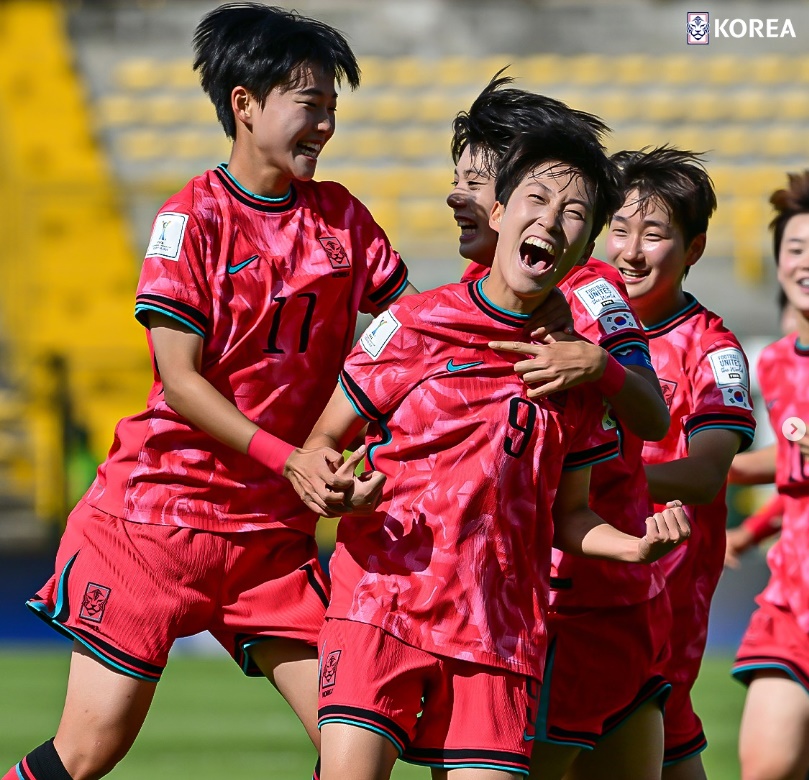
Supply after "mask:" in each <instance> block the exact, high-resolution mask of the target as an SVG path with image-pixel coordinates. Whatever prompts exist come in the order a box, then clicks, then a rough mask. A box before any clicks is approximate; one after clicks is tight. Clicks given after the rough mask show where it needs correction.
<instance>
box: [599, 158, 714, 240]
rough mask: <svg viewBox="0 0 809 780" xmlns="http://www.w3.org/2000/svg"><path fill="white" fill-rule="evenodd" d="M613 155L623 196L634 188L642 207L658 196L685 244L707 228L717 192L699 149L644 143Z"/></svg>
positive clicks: (639, 205)
mask: <svg viewBox="0 0 809 780" xmlns="http://www.w3.org/2000/svg"><path fill="white" fill-rule="evenodd" d="M612 159H613V161H614V162H615V163H616V165H617V166H618V182H619V186H620V188H621V196H622V198H623V199H624V200H625V199H626V197H627V195H629V193H630V192H632V191H634V190H637V192H638V196H639V197H638V204H637V205H638V208H639V209H640V210H641V211H643V210H645V209H646V208H648V206H649V204H650V203H651V201H652V200H659V201H660V202H661V203H662V205H663V206H664V207H665V208H667V209H668V210H669V216H670V218H671V219H672V220H673V221H674V222H676V223H677V225H678V226H679V228H680V230H681V231H682V233H683V240H684V242H685V245H686V247H688V246H690V244H691V242H692V241H693V240H694V239H695V238H696V237H697V236H698V235H700V234H701V233H705V232H706V231H707V230H708V221H709V220H710V218H711V215H712V214H713V213H714V211H715V210H716V193H715V192H714V186H713V181H712V180H711V177H710V176H709V175H708V172H707V171H706V170H705V167H704V166H703V163H702V160H703V156H702V154H701V153H698V152H691V151H688V150H686V149H677V148H676V147H674V146H669V145H664V146H658V147H655V148H651V147H648V146H645V147H643V149H640V150H637V151H622V152H617V153H616V154H614V155H613V156H612Z"/></svg>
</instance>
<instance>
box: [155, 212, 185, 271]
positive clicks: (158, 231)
mask: <svg viewBox="0 0 809 780" xmlns="http://www.w3.org/2000/svg"><path fill="white" fill-rule="evenodd" d="M187 224H188V214H177V213H175V212H172V211H165V212H163V213H162V214H158V215H157V217H156V218H155V221H154V228H152V237H151V238H150V239H149V246H148V248H147V249H146V257H165V258H166V259H167V260H178V259H179V257H180V249H181V248H182V245H183V236H185V228H186V225H187Z"/></svg>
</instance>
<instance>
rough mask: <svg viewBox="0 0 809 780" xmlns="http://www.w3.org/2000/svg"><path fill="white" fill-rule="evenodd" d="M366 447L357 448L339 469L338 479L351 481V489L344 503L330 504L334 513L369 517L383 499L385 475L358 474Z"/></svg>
mask: <svg viewBox="0 0 809 780" xmlns="http://www.w3.org/2000/svg"><path fill="white" fill-rule="evenodd" d="M365 453H366V447H365V445H364V444H362V445H361V446H359V447H357V449H356V450H354V452H352V453H351V455H349V457H348V458H347V459H346V462H345V463H343V464H342V466H340V467H339V468H338V469H337V472H336V473H335V476H336V477H339V478H340V479H351V488H350V489H348V490H346V491H345V493H344V498H343V501H342V503H341V504H340V505H339V506H338V505H336V504H331V503H330V504H329V506H330V508H331V509H332V510H333V511H336V512H337V513H338V514H341V515H369V514H371V513H372V512H373V511H374V509H376V505H377V504H378V503H379V499H380V498H381V497H382V488H383V487H384V485H385V479H386V477H385V475H384V474H382V473H381V472H379V471H365V472H363V473H362V474H360V475H357V474H356V470H357V466H359V464H360V463H361V462H362V459H363V458H364V457H365Z"/></svg>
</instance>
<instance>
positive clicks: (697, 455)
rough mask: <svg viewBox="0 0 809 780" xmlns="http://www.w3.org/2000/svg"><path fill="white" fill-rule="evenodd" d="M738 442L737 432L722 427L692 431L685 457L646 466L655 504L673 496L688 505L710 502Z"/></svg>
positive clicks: (722, 478)
mask: <svg viewBox="0 0 809 780" xmlns="http://www.w3.org/2000/svg"><path fill="white" fill-rule="evenodd" d="M741 443H742V437H741V435H740V434H739V433H736V432H735V431H732V430H730V429H726V428H725V429H723V428H716V429H708V430H704V431H700V432H698V433H695V434H694V435H693V436H692V437H691V440H690V441H689V443H688V455H687V456H686V457H684V458H678V459H677V460H672V461H669V462H668V463H655V464H649V465H647V466H646V480H647V481H648V483H649V493H650V495H651V497H652V499H653V500H654V501H655V502H656V503H658V504H663V503H665V502H666V501H673V500H675V499H679V500H680V501H682V502H683V503H685V504H689V505H699V504H710V503H711V502H712V501H713V500H714V498H716V495H717V493H719V491H720V489H721V488H722V485H723V484H724V483H725V480H726V479H727V477H728V471H729V470H730V464H731V463H732V461H733V458H734V456H735V455H736V453H737V452H738V451H739V447H740V446H741Z"/></svg>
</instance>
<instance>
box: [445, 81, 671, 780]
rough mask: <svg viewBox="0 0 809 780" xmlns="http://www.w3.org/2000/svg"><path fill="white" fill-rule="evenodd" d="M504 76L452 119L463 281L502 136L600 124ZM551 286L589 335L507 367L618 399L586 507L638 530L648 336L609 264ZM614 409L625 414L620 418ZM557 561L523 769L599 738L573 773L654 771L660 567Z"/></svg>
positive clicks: (655, 421)
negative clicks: (589, 386) (628, 376)
mask: <svg viewBox="0 0 809 780" xmlns="http://www.w3.org/2000/svg"><path fill="white" fill-rule="evenodd" d="M509 81H510V79H507V78H497V77H496V78H495V79H494V80H493V81H492V82H491V83H490V84H489V85H488V86H487V87H486V88H485V89H484V90H483V92H482V93H481V94H480V95H479V96H478V98H477V99H476V100H475V101H474V103H473V104H472V106H471V107H470V109H469V111H468V112H462V113H460V114H459V115H458V117H457V118H456V119H455V122H454V125H453V129H454V136H453V142H452V151H453V157H454V158H455V160H456V163H457V168H456V182H455V186H454V188H453V191H452V193H451V194H450V196H449V197H448V198H447V202H448V204H449V205H450V206H451V207H452V208H453V211H454V212H455V217H456V221H457V222H458V224H459V226H460V227H461V240H460V252H461V254H462V255H463V256H464V257H466V258H467V259H469V260H471V261H472V263H471V265H470V267H469V269H468V270H467V273H466V274H465V278H470V277H471V278H479V277H481V276H485V275H486V274H487V273H488V272H489V270H490V267H491V264H492V260H493V255H492V252H493V248H494V246H495V243H496V238H497V235H496V233H495V232H494V231H493V230H492V229H491V228H490V227H489V226H488V225H485V224H484V223H483V221H482V218H481V217H480V215H482V214H484V213H485V212H486V211H490V210H491V206H492V205H493V203H494V200H495V198H494V192H493V190H494V181H493V176H494V172H495V171H496V169H497V165H498V164H499V159H500V157H501V156H502V154H503V152H504V150H505V148H506V147H507V145H508V143H509V141H510V140H511V139H513V138H514V136H516V135H517V134H518V133H519V132H520V131H521V130H525V129H527V128H529V127H532V126H542V125H544V124H554V123H561V124H562V125H564V123H565V122H567V123H574V124H576V125H578V126H579V128H580V130H581V132H583V133H585V134H587V135H589V136H590V137H591V139H592V141H593V142H595V143H598V142H599V141H600V136H601V134H602V133H603V131H604V130H605V127H604V125H603V124H602V123H601V122H600V120H598V119H597V118H596V117H593V116H591V115H589V114H585V113H582V112H576V111H573V110H571V109H569V108H568V107H567V106H565V105H564V104H563V103H559V102H558V101H555V100H552V99H551V98H547V97H544V96H542V95H536V94H533V93H530V92H524V91H522V90H517V89H512V88H510V89H503V87H504V86H505V85H506V84H508V83H509ZM560 288H561V289H562V290H563V291H564V293H565V295H566V297H567V299H568V301H569V304H570V307H571V309H572V311H573V321H574V325H575V327H576V330H577V331H578V333H579V334H580V335H581V336H584V337H585V338H586V339H590V340H591V341H592V342H593V343H589V342H586V341H581V340H576V341H573V340H571V341H569V342H568V341H554V342H553V344H552V345H538V346H536V345H530V344H525V345H524V346H522V347H521V348H520V350H521V351H523V352H525V353H527V354H526V355H525V357H527V356H530V355H536V356H537V357H536V358H535V359H534V360H523V361H521V362H519V363H517V364H516V365H515V369H518V373H520V374H521V375H523V376H528V377H533V376H535V374H534V373H533V372H537V373H539V378H540V379H541V383H542V385H545V386H544V387H541V389H539V390H538V391H537V390H529V392H528V395H529V396H531V395H537V396H539V395H546V394H548V393H549V392H551V391H552V390H553V389H556V388H559V387H563V388H564V387H566V386H567V385H568V384H571V383H572V384H576V383H578V382H581V381H595V386H596V387H597V388H598V389H599V391H600V392H602V393H606V394H607V395H618V396H619V398H618V405H621V403H622V402H623V413H622V415H616V417H617V421H615V420H611V421H610V424H611V425H613V426H620V430H621V455H620V458H616V459H613V460H609V461H606V462H604V463H600V464H597V465H594V466H593V467H592V476H591V484H590V506H591V508H592V509H593V510H594V511H595V512H596V513H597V514H598V515H600V516H601V517H604V518H605V519H607V520H608V521H609V522H611V523H612V524H613V525H615V526H616V527H618V528H620V529H621V530H623V531H626V532H627V533H633V534H637V533H639V532H640V533H642V532H643V531H642V529H643V527H644V523H645V520H646V517H647V516H648V515H649V513H650V511H651V502H650V499H649V494H648V489H647V486H646V479H645V476H644V471H643V462H642V460H641V450H642V447H643V441H642V439H641V438H639V437H637V436H635V435H634V434H633V433H632V432H631V430H630V429H629V428H630V426H631V425H635V426H637V425H639V424H640V425H646V427H644V428H642V430H644V432H646V431H649V435H657V436H662V435H663V434H664V433H665V430H666V428H667V426H668V411H667V409H666V406H665V403H664V402H663V400H662V396H661V395H660V390H659V385H658V384H657V379H656V377H655V375H654V372H653V370H652V368H651V363H650V359H649V349H648V340H647V338H646V336H645V334H644V333H643V330H642V329H641V327H640V325H639V324H638V323H637V321H636V319H635V316H634V315H633V313H632V311H631V306H630V304H629V302H628V298H627V293H626V288H625V287H624V284H623V281H622V280H621V278H620V275H619V274H618V272H617V271H616V270H615V269H614V268H612V266H609V265H607V264H605V263H602V262H600V261H598V260H595V259H593V258H591V259H589V260H588V261H587V262H586V263H585V264H584V265H578V266H576V267H574V268H573V270H572V271H571V272H570V273H569V274H568V276H567V277H566V278H565V279H564V280H563V281H562V282H561V283H560ZM555 338H556V339H559V336H558V334H557V336H556V337H555ZM549 353H551V354H549ZM608 356H610V357H612V359H613V360H615V361H616V362H620V367H619V368H618V369H617V371H618V376H619V377H620V376H621V373H622V371H629V372H632V373H633V374H634V376H633V379H635V380H636V382H635V384H636V385H637V386H638V387H639V389H640V392H635V387H634V385H633V383H632V382H625V386H626V390H623V387H620V386H619V387H618V388H617V392H616V388H615V386H614V383H613V386H612V387H611V386H610V385H609V384H608V382H604V381H603V379H602V380H599V379H598V377H599V376H600V375H602V374H603V372H604V361H606V360H609V357H608ZM615 370H616V367H615V366H613V371H615ZM549 379H552V382H551V384H550V385H549V384H548V380H549ZM650 389H651V392H650ZM624 417H628V420H629V422H628V424H626V425H625V424H624ZM646 421H648V423H647V422H646ZM649 424H651V429H649ZM553 564H554V565H553V568H552V570H551V612H550V615H549V621H548V629H549V638H550V645H551V652H550V655H549V658H551V663H550V666H549V668H548V670H547V673H546V677H545V680H544V682H543V688H542V700H543V702H544V703H545V706H544V707H541V708H540V709H541V711H542V712H543V717H542V719H541V722H540V723H538V727H537V733H536V738H537V743H536V744H535V746H534V750H533V756H532V762H531V765H532V776H534V777H539V778H545V777H548V778H552V777H558V776H559V775H560V774H562V772H564V770H565V769H567V768H568V767H569V766H570V765H571V763H572V762H573V761H574V759H575V758H576V756H577V754H579V753H580V752H581V751H582V750H586V751H590V750H591V749H592V748H593V747H594V746H596V745H597V744H598V748H597V749H596V750H595V751H594V753H593V758H592V759H588V760H587V762H586V766H584V767H583V768H582V767H580V766H579V765H580V764H582V763H584V762H583V761H580V762H578V763H577V764H576V765H574V769H573V770H572V772H571V774H572V775H575V776H583V777H591V776H598V773H599V772H602V773H604V772H606V773H607V774H608V775H609V774H610V773H611V774H612V776H620V777H622V778H626V780H631V778H647V777H655V776H659V774H660V766H661V763H662V755H663V721H662V712H661V704H662V702H663V700H664V698H665V695H666V693H667V691H668V686H667V685H666V683H665V681H664V679H663V678H662V676H661V661H662V658H663V656H664V655H665V648H666V639H667V635H668V627H669V625H670V621H671V617H670V607H669V603H668V597H667V595H666V594H665V593H664V592H663V587H664V577H663V574H662V570H661V568H660V565H659V564H653V565H652V566H633V565H628V564H616V563H614V562H611V561H596V560H589V559H584V558H581V557H580V556H575V555H568V554H565V553H562V552H560V551H558V550H554V553H553ZM594 643H597V644H598V646H599V653H598V654H597V656H594V654H593V652H592V648H593V644H594ZM616 681H618V682H617V683H616ZM619 727H620V729H619ZM613 731H614V732H616V733H615V734H614V735H612V736H609V737H605V735H606V734H608V733H610V732H613Z"/></svg>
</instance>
